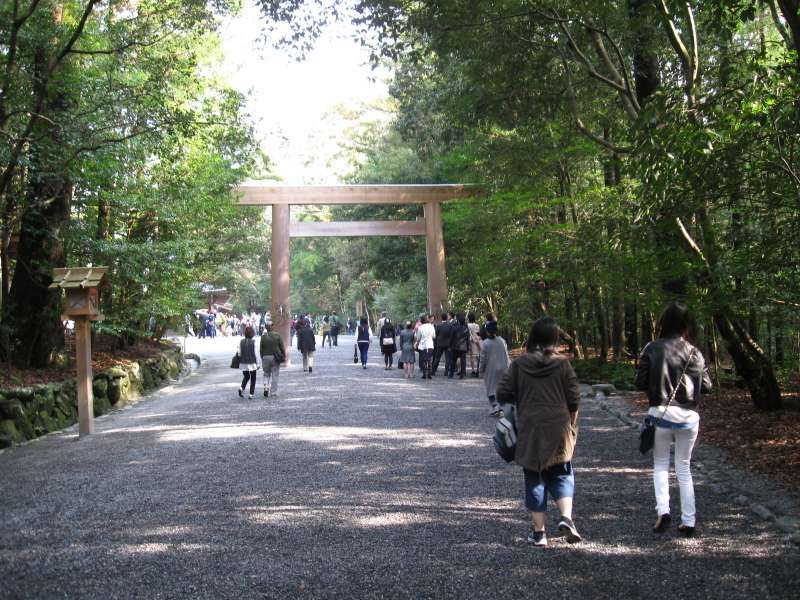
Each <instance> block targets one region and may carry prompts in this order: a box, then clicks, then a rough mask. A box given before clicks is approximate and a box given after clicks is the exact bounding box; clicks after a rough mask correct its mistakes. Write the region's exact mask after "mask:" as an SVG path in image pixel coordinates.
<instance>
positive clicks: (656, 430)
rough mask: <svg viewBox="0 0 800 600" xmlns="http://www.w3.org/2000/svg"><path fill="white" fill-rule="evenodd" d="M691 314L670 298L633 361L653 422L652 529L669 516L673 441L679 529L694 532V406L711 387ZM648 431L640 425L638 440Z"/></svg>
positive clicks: (696, 425) (666, 522)
mask: <svg viewBox="0 0 800 600" xmlns="http://www.w3.org/2000/svg"><path fill="white" fill-rule="evenodd" d="M693 329H694V327H693V320H692V318H691V315H690V314H689V310H688V308H687V307H686V306H685V305H684V304H680V303H677V302H673V303H672V304H670V305H669V306H667V308H666V310H665V311H664V313H663V314H662V315H661V319H660V320H659V336H658V339H656V340H654V341H652V342H650V343H649V344H647V345H646V346H645V347H644V349H643V350H642V353H641V355H640V356H639V362H638V365H637V367H636V379H635V384H636V388H637V389H639V390H646V391H647V398H648V402H649V404H650V408H649V410H648V415H647V419H648V421H649V426H652V431H651V433H652V438H653V488H654V490H655V496H656V513H657V515H658V518H657V520H656V523H655V525H654V526H653V531H654V532H656V533H663V532H665V531H666V530H667V529H669V526H670V524H671V522H672V517H671V516H670V507H669V457H670V446H672V445H673V444H674V445H675V475H676V477H677V479H678V487H679V489H680V499H681V524H680V525H679V526H678V532H679V533H681V534H682V535H684V536H686V537H691V536H693V535H694V534H695V527H696V524H695V521H696V516H695V497H694V483H693V481H692V471H691V459H692V450H693V449H694V444H695V441H696V440H697V434H698V431H699V428H700V415H699V414H698V412H697V408H698V405H699V402H700V395H701V393H708V392H710V391H711V388H712V385H711V378H710V377H709V376H708V370H707V369H706V365H705V360H704V359H703V355H702V354H701V352H700V351H699V350H698V349H697V348H696V347H695V346H694V345H693V344H692V343H691V342H690V341H689V339H690V337H691V332H692V330H693ZM649 435H650V433H645V432H644V431H643V433H642V436H643V439H642V443H643V444H644V445H646V444H647V436H649Z"/></svg>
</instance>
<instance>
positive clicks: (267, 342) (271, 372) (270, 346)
mask: <svg viewBox="0 0 800 600" xmlns="http://www.w3.org/2000/svg"><path fill="white" fill-rule="evenodd" d="M259 349H260V353H261V368H262V369H263V370H264V397H265V398H268V397H269V396H270V395H271V396H272V397H273V398H274V397H275V395H276V394H277V393H278V376H279V375H280V370H281V363H284V362H286V347H285V346H284V345H283V338H281V336H280V335H278V334H277V333H275V332H274V331H272V323H266V324H265V325H264V334H263V335H262V336H261V342H260V344H259Z"/></svg>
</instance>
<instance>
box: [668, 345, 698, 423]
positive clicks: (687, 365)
mask: <svg viewBox="0 0 800 600" xmlns="http://www.w3.org/2000/svg"><path fill="white" fill-rule="evenodd" d="M696 350H697V348H694V347H692V351H691V352H689V358H687V359H686V364H685V365H683V370H681V375H680V377H678V382H677V384H676V385H675V386H674V387H673V388H672V393H671V394H670V395H669V401H668V402H667V404H666V406H664V412H663V413H662V414H661V416H662V417H663V416H664V413H666V412H667V409H668V408H669V405H670V404H672V401H673V400H674V399H675V394H677V393H678V388H679V387H680V386H681V384H682V383H683V376H684V375H686V371H687V370H688V369H689V363H691V362H692V359H693V358H694V353H695V351H696Z"/></svg>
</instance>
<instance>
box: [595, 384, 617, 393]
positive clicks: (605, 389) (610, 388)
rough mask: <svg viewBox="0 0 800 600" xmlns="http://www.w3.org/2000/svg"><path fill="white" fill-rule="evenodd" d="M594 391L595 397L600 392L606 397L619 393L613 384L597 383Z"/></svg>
mask: <svg viewBox="0 0 800 600" xmlns="http://www.w3.org/2000/svg"><path fill="white" fill-rule="evenodd" d="M592 391H593V392H594V393H595V395H597V393H598V392H600V393H602V394H605V395H606V396H611V395H612V394H616V393H617V388H616V387H614V384H613V383H595V384H594V385H593V386H592Z"/></svg>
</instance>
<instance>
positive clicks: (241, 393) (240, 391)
mask: <svg viewBox="0 0 800 600" xmlns="http://www.w3.org/2000/svg"><path fill="white" fill-rule="evenodd" d="M239 398H244V390H243V389H242V388H239Z"/></svg>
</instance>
